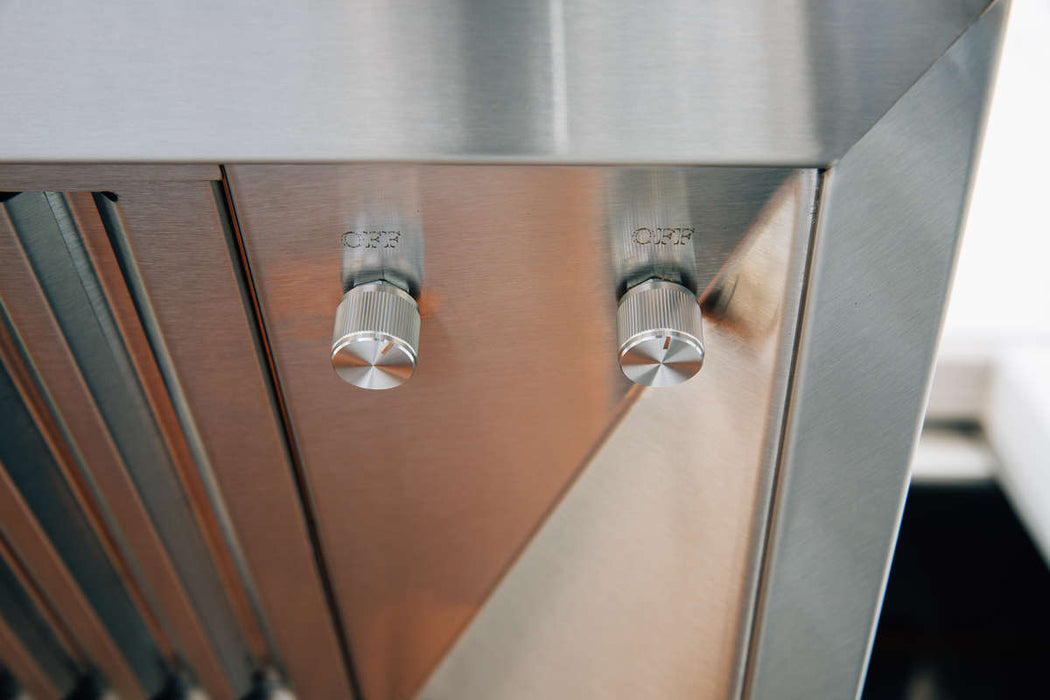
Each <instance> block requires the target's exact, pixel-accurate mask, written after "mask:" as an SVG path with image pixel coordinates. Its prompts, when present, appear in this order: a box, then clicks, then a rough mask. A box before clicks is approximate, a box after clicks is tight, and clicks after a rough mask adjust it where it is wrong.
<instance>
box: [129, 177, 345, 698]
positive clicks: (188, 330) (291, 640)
mask: <svg viewBox="0 0 1050 700" xmlns="http://www.w3.org/2000/svg"><path fill="white" fill-rule="evenodd" d="M214 184H215V183H210V182H166V183H162V182H154V183H149V182H145V183H140V184H139V185H137V186H131V185H128V186H124V187H122V188H121V189H120V192H119V201H118V202H117V203H116V206H115V208H114V209H115V211H113V212H111V215H112V216H115V217H117V218H118V220H119V226H120V228H121V234H120V237H121V238H122V239H123V240H124V242H125V243H126V245H127V246H128V248H127V254H128V259H127V261H126V262H127V263H128V264H129V265H131V267H133V268H134V269H133V276H134V277H135V278H136V279H137V280H138V282H137V284H138V285H140V288H139V290H138V292H137V294H139V295H140V299H139V301H140V302H142V303H144V304H145V305H146V306H147V307H148V309H149V313H150V316H151V317H152V319H153V321H154V322H155V324H156V327H155V329H154V335H155V338H154V342H159V343H160V344H162V346H163V352H164V354H165V355H166V356H167V357H168V358H169V360H170V361H171V363H172V364H173V367H174V377H173V378H169V379H168V381H172V380H173V381H174V382H177V387H178V391H179V394H180V395H181V397H182V400H183V401H184V408H185V412H186V414H187V415H188V416H189V418H190V420H191V421H192V423H193V427H194V429H195V430H196V431H197V433H198V436H199V439H200V442H201V445H202V447H203V451H204V454H205V456H206V459H207V461H208V464H209V465H210V467H211V469H212V471H213V472H214V476H215V479H216V482H217V484H218V486H219V487H220V490H221V497H222V499H223V502H224V504H225V508H226V510H227V512H228V516H229V520H230V523H231V524H232V527H233V529H234V531H235V533H236V537H237V542H238V543H239V547H240V549H241V551H242V552H243V555H244V559H245V562H246V564H247V567H248V570H249V572H250V574H251V577H252V579H253V581H254V586H255V589H256V591H257V593H258V600H259V603H260V606H261V614H262V617H263V618H264V620H265V622H266V624H267V627H268V629H269V630H270V634H271V635H272V638H273V641H274V642H275V647H276V649H275V650H272V652H273V653H275V654H277V656H278V657H279V658H274V659H271V661H272V662H273V663H275V664H279V665H280V667H281V668H282V670H283V671H284V672H285V673H286V674H287V676H288V678H289V680H290V682H291V684H292V686H293V687H294V688H295V690H296V691H297V692H298V693H299V694H300V697H303V698H307V697H349V696H350V688H349V685H348V681H347V677H346V669H345V668H344V663H343V659H342V658H341V656H340V653H339V644H338V640H337V638H336V632H335V630H334V627H333V621H332V619H331V618H330V617H329V611H328V608H327V606H326V603H325V599H324V594H323V590H322V583H321V581H320V578H319V574H318V569H317V564H316V561H315V559H314V553H313V551H312V549H311V545H310V537H309V534H308V531H307V527H306V523H305V522H304V514H303V509H302V505H301V503H300V501H299V494H298V491H297V486H296V482H295V477H294V474H293V471H292V466H291V465H290V463H289V458H288V452H287V448H286V446H285V444H284V440H283V437H282V434H281V427H280V424H279V421H278V418H277V416H276V414H275V408H274V402H273V397H272V396H271V395H270V391H269V388H268V385H267V381H268V380H267V378H266V375H265V369H264V364H263V362H264V361H265V360H264V359H263V358H261V357H260V352H259V348H258V345H257V342H256V337H255V335H254V334H255V329H254V327H253V323H252V321H251V316H250V314H249V311H248V308H247V304H246V301H245V299H244V297H243V292H242V288H241V280H240V277H239V274H240V273H239V270H238V268H239V265H240V261H239V260H238V259H236V255H235V254H234V253H233V251H232V249H231V242H230V240H228V232H227V231H226V230H225V229H224V226H225V222H224V220H223V213H222V211H221V209H220V200H221V196H220V195H219V194H218V193H217V192H216V190H215V188H214ZM336 244H337V247H336V253H335V255H336V263H335V275H336V277H335V279H336V281H335V287H336V291H337V295H338V290H339V262H338V260H339V253H338V235H337V239H336ZM337 298H338V296H337ZM332 308H334V305H333V306H332V307H329V308H328V309H327V310H326V313H325V316H326V320H325V324H326V326H327V328H326V332H325V335H326V338H325V343H326V346H327V343H328V342H329V341H330V340H331V335H330V333H331V309H332ZM324 360H325V365H326V368H327V372H328V377H329V378H330V379H332V380H334V381H335V382H338V381H339V380H338V379H337V378H336V377H335V376H334V375H333V374H332V370H331V367H327V347H326V350H325V353H324ZM348 389H349V387H348Z"/></svg>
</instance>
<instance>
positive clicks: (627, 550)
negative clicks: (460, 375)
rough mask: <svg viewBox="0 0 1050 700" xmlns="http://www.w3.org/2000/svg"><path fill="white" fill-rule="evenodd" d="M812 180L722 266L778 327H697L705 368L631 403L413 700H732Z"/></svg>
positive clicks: (798, 184)
mask: <svg viewBox="0 0 1050 700" xmlns="http://www.w3.org/2000/svg"><path fill="white" fill-rule="evenodd" d="M717 173H718V170H713V171H712V172H710V173H708V176H709V179H711V180H713V179H716V175H717ZM730 176H731V175H730ZM816 182H817V176H816V174H815V173H814V172H812V171H803V172H799V173H796V174H795V175H793V176H791V177H788V178H787V179H786V180H785V181H784V183H783V184H782V186H781V187H780V188H779V190H777V191H776V192H775V193H774V194H773V196H772V198H770V199H769V200H768V201H767V202H765V203H764V204H765V206H762V207H760V211H761V216H760V217H758V222H759V223H756V224H755V225H754V227H753V228H752V229H751V230H750V231H749V235H748V237H747V239H746V243H745V245H744V246H742V250H741V252H740V253H739V255H737V256H734V257H733V259H732V260H730V261H729V266H730V267H731V269H734V270H736V273H737V274H741V275H748V274H750V272H749V271H751V270H761V271H763V272H764V273H765V275H764V277H763V283H764V284H765V294H766V295H768V297H769V298H771V299H773V300H775V301H776V302H777V303H778V305H779V309H780V311H779V312H778V314H777V315H776V318H775V321H774V323H773V324H771V325H768V326H766V327H765V328H764V330H763V331H762V332H760V333H751V332H745V331H744V330H742V329H741V328H740V327H738V326H736V325H735V324H727V323H725V322H724V321H723V320H722V318H724V317H725V316H723V317H722V318H718V317H713V318H709V319H708V322H707V324H706V327H705V329H704V330H705V342H706V346H707V349H708V351H709V352H710V353H711V356H712V358H714V357H717V358H718V361H717V362H716V361H714V360H712V361H711V363H710V364H709V365H708V366H706V367H705V368H704V370H703V371H702V372H700V373H699V374H698V375H697V376H696V377H695V378H693V379H691V380H690V381H688V382H686V383H684V384H682V385H681V386H677V387H671V388H667V389H661V390H646V391H644V392H643V393H641V395H640V396H639V398H638V400H637V401H636V402H635V403H634V405H633V406H632V407H631V409H630V410H629V412H628V413H627V414H626V415H625V416H624V417H623V418H622V419H621V420H620V422H619V424H618V425H617V426H616V427H615V429H614V430H613V431H612V432H611V433H610V434H609V435H608V436H607V437H606V439H605V442H604V443H603V444H602V445H601V447H600V448H599V449H598V450H597V451H596V452H595V454H594V456H593V457H592V458H591V459H590V461H589V464H587V465H586V470H585V471H583V472H582V473H581V474H580V475H579V477H578V478H577V479H576V481H575V483H573V484H572V486H571V488H570V489H569V490H568V492H567V493H566V494H565V495H564V497H563V498H562V499H561V501H560V502H559V503H557V505H556V507H554V508H553V509H552V511H551V514H550V516H549V518H548V519H547V521H546V522H545V523H544V524H543V526H542V528H540V530H539V531H538V532H537V533H536V535H535V537H534V538H533V539H532V541H531V542H530V543H529V545H528V547H527V548H526V549H525V550H524V551H523V552H522V554H521V556H520V558H518V560H517V562H516V563H515V564H514V565H513V567H512V568H511V569H510V570H509V571H508V572H507V573H506V575H505V576H504V578H503V580H502V581H501V582H500V584H499V586H498V587H497V588H496V589H495V591H494V592H493V594H492V597H491V598H490V599H489V600H488V602H487V603H486V605H485V607H483V608H482V609H481V611H480V612H479V613H478V615H477V617H476V618H474V620H473V621H472V622H471V624H470V626H469V627H468V628H467V630H466V631H465V632H464V633H463V635H462V636H461V637H460V639H459V641H458V642H457V643H456V645H455V646H454V647H453V648H452V649H451V650H450V652H449V653H448V654H447V655H446V657H445V659H444V661H443V662H442V663H441V665H440V666H439V667H438V669H437V671H436V672H435V673H434V675H433V676H432V677H431V679H430V681H429V683H428V684H427V685H426V687H425V688H424V690H423V691H422V693H421V694H420V697H421V698H427V699H429V698H435V699H436V698H453V697H454V698H464V699H473V698H478V699H481V698H501V699H504V700H512V699H516V698H522V699H524V698H541V697H543V698H546V697H549V698H569V697H578V698H601V697H622V696H635V697H652V698H684V697H699V698H726V697H737V696H738V695H739V690H740V688H739V668H740V663H741V660H742V658H743V655H744V653H745V649H746V639H747V629H748V627H749V625H750V611H751V608H752V605H753V595H754V584H755V580H756V577H757V562H758V559H759V556H760V553H761V546H762V525H763V519H762V517H761V516H762V514H764V513H765V512H766V509H767V508H768V505H769V486H770V483H771V482H772V478H773V472H774V469H775V466H776V446H777V439H778V436H779V433H780V425H781V419H782V416H783V412H784V408H785V400H786V393H787V392H786V387H787V382H788V376H789V372H790V367H791V356H792V350H793V345H794V336H795V327H796V318H797V312H798V305H799V300H800V296H801V293H802V281H803V274H804V266H805V262H806V252H807V248H808V244H809V230H810V225H811V223H812V211H813V203H814V198H815V196H816ZM709 223H711V224H712V228H715V227H714V226H713V223H714V222H713V221H712V222H709ZM754 298H755V297H754V296H751V295H741V296H740V297H734V298H733V299H730V300H729V301H728V302H727V307H728V309H730V310H731V313H730V314H728V315H729V316H734V317H735V316H748V315H750V314H751V313H752V312H753V311H754V309H753V307H752V305H753V303H754ZM730 436H731V437H730ZM507 659H511V660H513V661H512V662H509V663H508V662H506V660H507Z"/></svg>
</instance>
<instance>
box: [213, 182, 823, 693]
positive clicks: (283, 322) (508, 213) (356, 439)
mask: <svg viewBox="0 0 1050 700" xmlns="http://www.w3.org/2000/svg"><path fill="white" fill-rule="evenodd" d="M372 167H374V166H324V167H320V166H304V167H290V166H287V167H286V166H280V167H270V166H248V165H245V166H235V167H233V168H231V169H230V176H231V183H232V186H233V193H234V199H235V201H236V202H237V207H238V210H237V213H238V218H239V220H240V223H241V225H242V226H243V229H244V238H245V243H246V245H247V251H248V256H249V260H250V262H251V267H252V272H253V275H254V279H255V282H256V287H257V290H258V293H259V299H260V302H261V306H262V311H263V316H264V318H265V319H266V320H267V330H268V333H269V337H270V341H271V343H272V349H273V355H274V360H275V363H276V369H277V374H278V376H279V377H280V379H281V382H282V387H283V389H284V391H285V396H286V399H287V401H288V410H289V416H290V419H291V425H292V428H293V430H294V432H295V435H296V439H297V441H298V444H299V447H300V450H301V454H302V457H303V465H304V469H305V472H306V475H307V478H308V480H309V481H310V484H311V486H312V489H313V498H314V500H315V503H316V507H317V516H318V521H319V523H320V532H321V535H322V543H323V545H324V551H325V554H326V557H327V559H328V562H329V564H330V566H331V571H332V580H333V583H334V584H335V591H336V594H337V596H338V599H339V604H340V606H341V608H342V610H343V611H344V624H345V625H346V627H347V629H348V630H349V632H350V636H351V639H350V641H351V646H352V648H353V651H354V656H355V660H356V662H357V665H358V670H359V675H360V677H361V680H362V685H363V687H364V694H365V695H366V696H369V697H406V696H408V695H410V694H411V693H412V692H413V691H414V690H415V689H417V688H418V687H419V686H420V684H421V683H422V682H423V681H424V680H425V678H426V676H427V674H428V673H429V672H430V670H431V669H432V668H433V666H434V665H435V664H436V663H437V662H438V661H439V660H440V658H441V655H442V653H443V652H444V650H445V649H446V648H447V647H448V645H449V644H450V643H451V642H452V641H453V640H454V639H455V637H456V635H457V634H458V632H459V631H460V630H461V629H462V628H463V626H464V625H465V624H466V623H467V622H468V621H469V619H470V618H471V617H472V616H473V614H474V613H475V612H476V611H477V610H478V608H479V607H480V605H481V603H482V602H483V601H484V599H485V597H486V596H487V595H488V594H489V592H490V591H491V590H492V587H493V586H494V585H495V583H496V582H497V581H498V579H499V577H500V575H501V574H502V572H503V571H504V569H505V567H506V566H507V565H509V564H510V563H511V562H512V561H513V559H514V557H515V556H516V555H517V553H518V552H519V551H520V550H521V548H522V547H523V546H524V545H525V544H526V543H527V541H528V538H529V537H530V536H531V534H532V533H533V532H534V530H535V528H536V527H537V526H538V525H539V523H540V522H542V519H543V518H544V516H545V514H546V513H547V512H548V510H549V508H551V507H552V505H553V504H554V503H555V502H556V501H557V499H558V497H559V495H560V494H561V493H562V492H563V490H564V489H565V488H566V486H567V485H568V484H569V483H570V482H571V480H572V478H573V477H574V475H575V474H577V473H578V471H579V469H580V468H581V467H582V465H583V464H585V463H586V461H587V460H588V459H589V457H590V455H592V454H593V451H594V450H595V449H597V448H598V447H599V446H600V445H601V443H602V441H603V440H604V439H605V436H606V435H607V434H608V432H609V431H610V430H611V429H612V427H613V426H614V425H615V424H616V421H617V420H618V418H619V416H620V415H621V414H622V412H623V411H624V410H625V409H626V408H627V407H628V406H629V405H630V401H631V399H632V396H633V395H632V394H631V393H629V392H630V387H631V384H630V383H629V382H628V381H627V380H626V379H625V378H624V376H623V374H622V373H621V372H620V369H619V367H618V366H617V360H616V348H617V343H616V329H615V322H616V303H617V300H618V299H617V294H616V288H617V279H618V277H617V274H618V272H617V269H616V268H615V267H613V268H611V267H610V266H609V264H608V261H609V260H611V259H613V258H614V256H615V254H614V251H613V247H614V246H615V245H616V244H615V242H614V240H613V238H614V237H615V236H614V235H612V236H611V235H610V226H609V222H610V220H611V219H610V212H615V211H618V210H626V209H628V208H629V207H630V206H633V203H635V202H646V200H647V197H649V193H651V191H652V190H651V188H648V187H643V188H641V189H640V190H639V192H633V191H631V190H630V189H629V188H627V187H625V186H624V185H623V184H622V180H621V179H620V177H621V176H620V175H619V171H618V169H615V168H558V167H531V166H529V167H527V166H520V167H503V166H480V167H460V166H433V167H424V166H408V165H402V166H376V167H379V170H378V173H377V177H379V178H381V179H383V180H385V179H386V178H388V177H390V175H389V171H390V169H391V168H394V167H397V168H401V169H403V170H405V171H416V172H415V175H409V174H407V173H406V175H405V179H412V178H414V179H415V181H416V182H418V186H419V190H420V202H421V215H422V218H423V229H424V230H425V231H426V237H427V243H426V255H427V257H426V275H427V283H426V287H425V288H424V290H423V294H422V296H421V298H420V310H421V312H422V317H423V322H422V330H421V335H420V342H421V343H422V346H423V347H425V348H426V353H427V354H426V357H425V359H424V361H422V362H420V364H419V366H418V368H417V370H416V374H415V376H414V377H413V378H412V381H411V382H409V383H407V384H406V385H405V386H403V387H401V388H399V389H398V390H396V391H392V392H368V393H367V394H366V393H362V392H355V393H347V392H348V391H352V390H351V389H350V388H348V387H345V386H342V385H341V383H340V382H339V380H338V379H337V378H336V377H334V376H333V374H332V370H331V368H330V367H329V366H328V361H327V358H326V357H325V355H326V349H327V344H328V342H329V340H328V339H329V338H330V336H329V332H330V328H331V326H330V325H329V324H330V323H331V321H330V316H329V314H330V313H331V309H332V308H333V307H334V306H335V304H336V303H337V302H338V296H337V294H338V291H339V290H338V288H337V287H334V286H333V285H331V284H330V283H328V282H326V280H335V279H338V278H339V275H340V269H339V257H338V256H333V255H332V251H333V250H334V249H337V246H338V245H339V237H340V236H341V234H342V233H343V232H344V231H345V230H346V225H347V224H346V222H347V219H348V217H350V216H352V213H353V211H354V203H355V201H356V200H357V199H358V195H356V194H355V192H356V190H357V188H361V189H362V191H365V192H368V191H371V190H372V189H373V188H374V183H373V182H372V180H371V175H370V172H371V171H370V169H371V168H372ZM676 170H678V171H679V172H677V173H676V174H675V176H674V177H673V180H674V181H675V182H677V183H679V186H680V191H681V199H682V201H684V202H687V203H688V204H689V206H688V208H686V209H683V214H684V213H685V212H688V213H689V214H690V215H691V216H695V217H696V219H695V220H690V221H680V222H678V223H676V224H675V225H679V226H693V227H695V229H696V233H697V240H698V241H699V243H698V244H697V248H696V256H695V267H694V269H693V271H692V273H691V274H692V276H693V278H694V279H696V280H700V281H701V283H702V284H705V285H709V284H711V282H712V281H713V280H714V279H716V277H717V273H718V271H719V270H720V269H721V268H723V267H724V265H725V263H726V261H727V260H728V259H729V258H730V256H731V255H732V253H733V251H734V250H735V249H737V248H738V247H739V246H740V245H741V241H742V240H746V239H747V238H748V235H749V232H750V233H754V231H756V230H760V229H761V227H762V226H763V225H765V224H764V223H756V222H758V221H760V220H762V221H764V220H765V219H764V218H763V217H764V216H765V214H764V212H766V211H767V204H768V202H769V198H770V196H771V195H774V194H775V193H776V192H777V184H782V183H784V182H785V181H789V182H791V183H792V184H791V185H790V186H788V191H789V192H791V193H793V194H792V195H791V196H790V197H789V199H792V201H794V199H793V198H795V197H802V198H803V200H805V197H804V194H803V193H804V192H806V191H807V190H806V187H807V186H806V184H805V183H811V182H812V177H813V176H812V174H809V175H806V176H804V177H803V176H791V175H790V173H789V172H788V171H783V170H774V171H768V170H764V169H757V168H753V169H746V170H745V169H734V168H728V169H718V168H713V169H712V168H692V169H676ZM807 178H808V179H807ZM641 181H643V182H646V181H647V178H641ZM610 183H616V186H615V187H612V186H610ZM772 183H777V184H772ZM808 191H809V193H810V196H812V191H811V189H810V190H808ZM286 192H295V193H296V196H294V197H292V196H287V195H286V194H285V193H286ZM711 192H722V193H725V192H728V193H730V196H725V197H722V198H712V197H710V196H709V194H710V193H711ZM618 198H619V199H620V200H621V203H620V204H617V202H616V200H617V199H618ZM794 206H795V209H796V210H797V211H802V212H805V214H806V216H807V217H808V213H809V211H810V210H811V207H812V201H811V200H805V201H804V203H802V204H796V205H794ZM656 210H657V211H658V210H659V209H656ZM796 225H797V226H800V227H801V228H802V230H808V228H807V226H806V225H805V223H799V222H797V221H795V220H794V219H791V218H790V217H788V219H786V220H778V221H777V226H780V227H782V228H784V229H786V230H789V231H793V230H794V228H795V226H796ZM778 293H779V292H778ZM655 438H656V435H654V439H655Z"/></svg>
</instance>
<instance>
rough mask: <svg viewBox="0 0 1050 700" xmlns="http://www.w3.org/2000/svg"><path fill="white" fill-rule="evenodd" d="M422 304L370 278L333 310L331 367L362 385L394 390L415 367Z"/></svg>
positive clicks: (397, 288) (406, 379)
mask: <svg viewBox="0 0 1050 700" xmlns="http://www.w3.org/2000/svg"><path fill="white" fill-rule="evenodd" d="M418 346H419V307H418V306H417V305H416V301H415V299H413V298H412V297H411V295H409V294H408V292H406V291H404V290H402V289H401V288H400V287H397V286H395V285H393V284H390V283H388V282H369V283H368V284H362V285H360V286H358V287H354V288H353V289H351V290H350V291H349V292H347V293H346V294H344V295H343V300H342V301H341V302H339V308H338V309H336V312H335V330H334V331H333V332H332V367H334V368H335V371H336V374H338V375H339V376H340V378H342V379H343V381H346V382H349V383H350V384H353V385H354V386H358V387H361V388H362V389H393V388H394V387H396V386H401V385H402V384H404V383H405V382H407V381H408V380H409V378H410V377H411V376H412V373H413V372H414V371H415V369H416V353H417V347H418Z"/></svg>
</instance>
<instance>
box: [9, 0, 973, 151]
mask: <svg viewBox="0 0 1050 700" xmlns="http://www.w3.org/2000/svg"><path fill="white" fill-rule="evenodd" d="M987 5H988V2H987V0H926V1H924V2H915V0H883V1H882V2H867V1H866V0H849V1H843V0H787V1H785V0H742V1H738V2H721V3H712V2H709V3H695V2H684V1H681V0H668V1H666V2H658V3H653V2H648V1H646V0H629V1H627V2H619V3H617V4H616V6H615V7H612V8H608V7H597V6H595V5H594V4H593V3H590V2H586V1H585V0H551V1H550V2H546V3H542V2H525V3H522V2H515V1H514V0H498V1H490V2H485V3H474V2H465V1H460V2H453V3H426V2H413V1H412V0H387V1H385V2H373V1H372V0H357V1H356V2H351V3H335V2H325V3H320V2H314V3H300V4H297V5H295V6H287V7H278V6H270V7H267V8H266V9H265V10H262V11H261V10H260V8H259V6H258V3H257V2H249V0H237V1H235V2H224V3H213V2H207V1H206V0H190V1H189V2H179V3H166V4H149V5H143V4H142V3H139V2H134V1H133V0H121V1H119V2H109V3H107V4H106V6H105V7H102V8H99V7H97V6H95V5H93V4H90V3H87V4H85V3H82V2H76V1H75V0H65V1H64V2H60V3H58V4H57V5H55V4H52V6H51V11H49V12H46V13H42V12H40V11H39V7H38V6H37V4H36V3H33V2H30V1H29V0H13V1H9V2H5V3H3V4H0V47H3V49H2V51H3V61H4V67H5V80H4V83H3V87H2V94H0V133H3V134H4V135H5V138H4V139H3V140H2V142H0V160H6V161H105V160H118V161H172V160H174V161H187V160H191V161H207V162H212V163H215V162H238V161H241V162H243V161H261V160H262V161H271V162H273V161H287V162H302V161H335V160H399V161H408V160H411V161H435V160H510V161H522V160H527V159H528V160H541V161H547V162H577V163H586V162H591V163H597V162H606V163H612V162H615V163H630V162H635V163H708V164H716V163H718V164H766V165H768V164H785V165H825V164H828V163H830V162H831V161H833V160H834V159H836V158H838V157H840V156H841V155H843V154H844V153H845V152H846V150H848V148H849V147H850V146H851V145H852V144H853V143H854V142H855V141H856V140H857V139H858V138H859V137H860V136H861V135H862V134H863V133H864V132H865V131H867V129H868V128H869V127H870V126H871V125H872V124H874V123H875V122H876V121H877V120H878V118H879V117H880V116H881V115H882V114H883V113H884V112H885V111H886V110H887V109H889V108H890V106H891V105H892V104H893V103H894V102H895V101H896V100H897V98H898V97H899V96H900V95H901V94H902V93H903V92H904V91H905V90H906V89H907V88H908V87H909V86H910V85H911V84H912V83H913V82H914V81H915V80H916V79H917V78H918V77H919V76H920V75H921V74H922V73H923V71H925V70H926V69H927V68H928V67H929V66H930V65H931V64H932V63H933V62H934V60H936V59H937V58H938V57H939V56H940V55H941V54H942V53H943V52H944V50H945V49H946V48H947V47H948V45H949V44H950V43H951V42H952V41H953V40H954V39H955V38H956V37H958V36H959V35H960V34H961V33H962V32H963V31H964V30H965V28H966V27H967V26H968V25H969V24H970V23H971V22H973V21H974V19H975V18H976V17H977V15H978V14H979V13H980V12H981V11H982V10H983V9H984V8H985V7H986V6H987ZM57 38H60V43H61V50H60V51H56V50H54V46H55V42H56V40H57Z"/></svg>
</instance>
